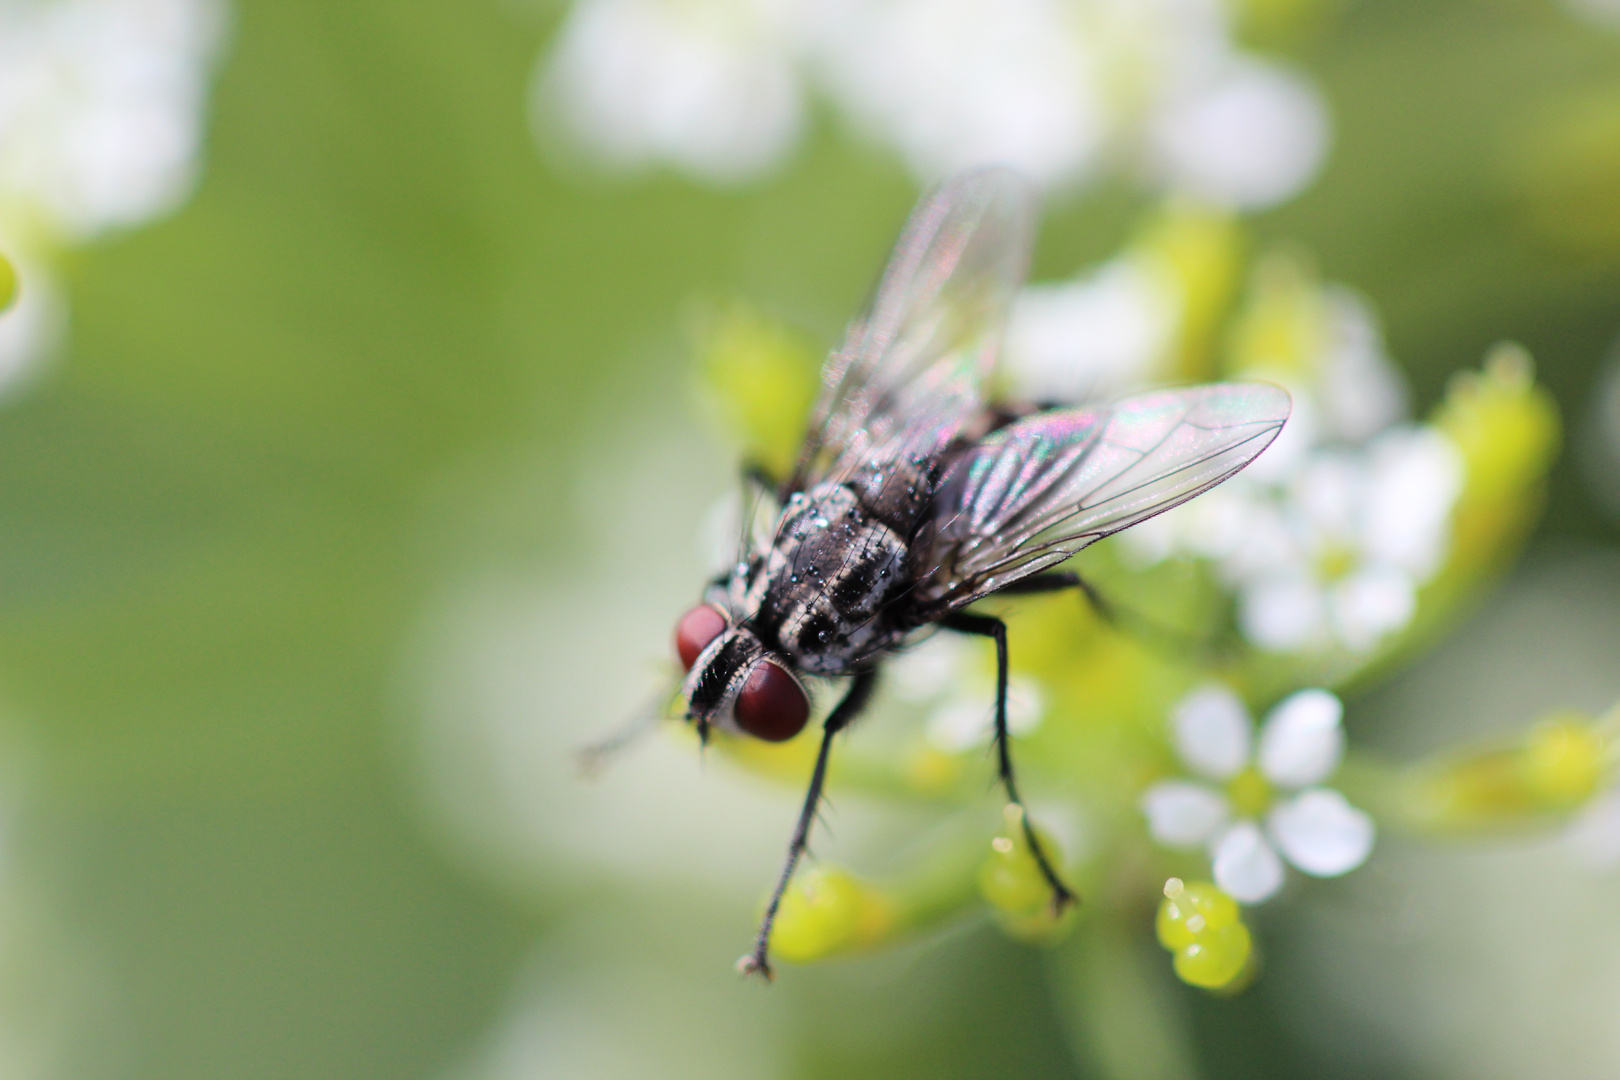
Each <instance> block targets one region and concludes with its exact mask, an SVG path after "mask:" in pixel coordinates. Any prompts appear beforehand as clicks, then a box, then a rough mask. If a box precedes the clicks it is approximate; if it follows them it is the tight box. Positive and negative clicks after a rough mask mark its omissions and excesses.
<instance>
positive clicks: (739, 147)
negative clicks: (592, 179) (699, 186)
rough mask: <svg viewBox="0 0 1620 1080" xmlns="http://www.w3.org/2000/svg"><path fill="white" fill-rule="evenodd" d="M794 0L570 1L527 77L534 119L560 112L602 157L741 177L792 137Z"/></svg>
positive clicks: (633, 165)
mask: <svg viewBox="0 0 1620 1080" xmlns="http://www.w3.org/2000/svg"><path fill="white" fill-rule="evenodd" d="M807 10H808V9H807V8H806V7H805V5H804V4H803V3H802V2H800V0H579V2H578V3H576V4H575V5H574V7H573V10H572V11H570V12H569V15H568V18H567V20H566V21H565V22H564V23H563V26H562V29H561V31H560V32H559V34H558V36H557V40H556V41H555V42H554V43H553V45H552V48H551V51H550V53H549V54H548V55H547V56H546V57H545V58H544V59H543V61H542V63H541V66H540V69H539V71H538V73H537V76H536V79H535V84H534V85H535V93H534V104H535V107H536V121H537V123H539V124H541V125H542V127H543V126H544V125H545V124H547V123H549V122H550V120H551V119H553V118H556V119H560V120H561V121H562V123H563V124H564V125H565V126H566V127H567V128H568V129H569V131H570V133H571V134H572V135H573V137H574V141H575V142H576V143H577V144H578V145H580V146H582V147H583V148H584V149H586V150H587V151H589V152H591V153H592V154H594V155H595V156H596V157H597V158H599V159H600V160H601V162H602V163H603V164H606V165H608V166H610V167H614V168H618V169H627V170H628V169H637V168H642V167H645V166H648V165H651V164H655V163H659V162H668V163H670V164H672V165H674V166H676V167H677V168H679V169H682V170H683V171H685V172H687V173H689V174H690V175H692V176H694V177H696V178H698V179H701V180H707V181H710V182H714V183H736V182H739V181H743V180H748V179H752V178H754V177H756V176H758V175H760V174H762V173H764V172H767V171H769V170H771V169H772V168H774V167H775V166H777V165H778V164H780V163H781V162H782V161H783V159H785V158H786V156H787V154H788V153H789V152H790V151H791V150H792V149H793V147H794V145H795V144H796V143H797V142H798V138H799V133H800V129H801V128H802V127H803V122H804V100H803V98H804V92H803V88H802V85H801V83H802V80H801V78H800V74H799V72H798V70H797V64H798V59H799V52H800V50H801V47H802V41H801V38H802V33H801V32H800V31H801V27H802V23H803V20H804V18H805V13H806V11H807Z"/></svg>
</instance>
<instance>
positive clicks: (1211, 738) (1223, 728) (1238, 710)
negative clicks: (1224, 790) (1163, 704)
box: [1171, 683, 1252, 780]
mask: <svg viewBox="0 0 1620 1080" xmlns="http://www.w3.org/2000/svg"><path fill="white" fill-rule="evenodd" d="M1171 723H1172V725H1173V726H1174V731H1175V737H1176V751H1177V752H1178V753H1179V754H1180V755H1181V760H1182V761H1184V762H1186V763H1187V767H1188V768H1189V769H1191V770H1192V771H1193V772H1195V773H1198V774H1199V775H1201V776H1207V777H1209V778H1210V779H1211V780H1229V779H1231V778H1232V777H1234V776H1236V775H1237V774H1238V772H1239V771H1241V770H1242V768H1243V766H1245V765H1247V764H1248V762H1249V748H1250V741H1251V738H1252V736H1251V732H1250V723H1249V710H1248V709H1246V708H1244V706H1243V701H1242V699H1241V698H1239V697H1238V696H1237V695H1236V694H1234V693H1233V692H1232V691H1231V690H1230V689H1229V688H1228V687H1225V686H1222V685H1221V684H1220V683H1209V684H1207V685H1205V686H1201V687H1199V688H1198V689H1196V690H1194V691H1193V692H1192V693H1190V694H1188V695H1187V696H1186V697H1184V698H1182V699H1181V701H1180V703H1179V704H1177V705H1176V708H1175V712H1174V714H1173V715H1172V717H1171Z"/></svg>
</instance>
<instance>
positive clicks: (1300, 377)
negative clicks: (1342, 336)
mask: <svg viewBox="0 0 1620 1080" xmlns="http://www.w3.org/2000/svg"><path fill="white" fill-rule="evenodd" d="M1328 332H1329V309H1328V303H1327V298H1326V297H1325V296H1324V295H1323V293H1322V287H1321V285H1320V283H1319V282H1317V280H1316V279H1315V278H1314V277H1313V276H1312V275H1311V274H1310V273H1309V272H1308V271H1307V270H1306V269H1305V267H1304V266H1302V265H1300V263H1299V262H1298V261H1297V260H1295V259H1292V258H1289V257H1287V256H1284V255H1275V254H1274V255H1268V256H1266V257H1265V258H1264V259H1262V260H1260V262H1259V264H1258V265H1257V266H1256V268H1255V272H1254V280H1253V282H1252V283H1251V284H1250V286H1249V299H1248V302H1247V303H1246V304H1245V305H1244V307H1243V310H1242V311H1240V312H1239V313H1238V316H1237V318H1236V320H1235V321H1234V322H1233V325H1232V330H1231V342H1230V348H1229V351H1228V359H1227V374H1229V375H1232V376H1259V377H1262V378H1265V377H1268V376H1269V377H1271V378H1279V379H1282V380H1283V381H1284V382H1296V381H1297V382H1310V381H1313V380H1314V379H1315V377H1316V369H1317V367H1318V365H1319V364H1320V363H1321V361H1322V359H1323V357H1324V356H1325V355H1326V354H1327V344H1328Z"/></svg>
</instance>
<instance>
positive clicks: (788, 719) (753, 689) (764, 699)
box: [735, 660, 810, 742]
mask: <svg viewBox="0 0 1620 1080" xmlns="http://www.w3.org/2000/svg"><path fill="white" fill-rule="evenodd" d="M735 715H736V717H737V726H738V727H740V728H742V729H743V730H744V731H746V732H748V734H750V735H752V736H754V737H755V738H757V739H764V740H765V741H766V742H785V741H786V740H788V739H791V738H793V736H795V735H797V734H798V733H799V732H800V731H802V730H803V729H804V725H805V721H807V720H809V719H810V700H809V699H808V698H806V697H805V696H804V688H803V687H802V686H800V685H799V683H798V681H797V680H796V679H794V678H793V676H791V675H789V674H788V673H787V672H786V671H783V670H782V669H781V668H780V667H778V666H777V665H776V664H773V663H771V662H770V661H769V660H766V661H763V662H762V663H759V664H756V665H754V670H753V671H751V672H749V674H748V681H747V682H746V683H744V684H743V688H742V693H740V694H738V695H737V705H736V709H735Z"/></svg>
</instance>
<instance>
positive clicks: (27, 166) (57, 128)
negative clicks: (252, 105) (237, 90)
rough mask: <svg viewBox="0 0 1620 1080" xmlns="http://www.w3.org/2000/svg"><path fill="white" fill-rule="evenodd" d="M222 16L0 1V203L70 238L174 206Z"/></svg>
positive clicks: (212, 10) (164, 4) (160, 8)
mask: <svg viewBox="0 0 1620 1080" xmlns="http://www.w3.org/2000/svg"><path fill="white" fill-rule="evenodd" d="M223 21H224V20H223V13H222V10H221V8H220V6H219V5H218V4H217V3H214V2H211V0H60V2H58V3H50V4H41V3H25V2H19V0H6V2H0V201H3V202H5V203H7V204H12V205H15V204H16V203H19V202H21V203H25V204H27V206H28V208H29V209H30V210H32V211H33V212H35V213H42V214H44V215H45V216H46V217H47V218H48V219H49V221H48V226H49V227H50V228H52V229H54V230H57V231H60V232H62V233H64V234H66V236H67V237H68V238H70V239H84V238H88V237H91V236H94V235H95V234H96V233H98V232H100V231H102V230H103V229H106V228H108V227H110V226H118V225H133V224H137V223H139V222H142V221H145V220H147V219H148V218H151V217H153V216H154V215H156V214H160V213H163V212H164V211H167V210H169V209H172V208H173V207H174V206H175V205H177V204H178V203H179V202H180V201H181V199H183V198H184V197H185V195H186V193H187V192H188V191H189V190H190V188H191V184H192V181H193V179H194V177H195V174H196V164H197V153H198V149H199V147H200V145H201V142H202V120H203V103H204V100H205V98H206V93H207V80H208V75H209V71H210V68H211V66H212V60H213V56H214V53H215V51H216V47H217V45H218V41H219V37H220V30H221V27H222V24H223Z"/></svg>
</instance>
